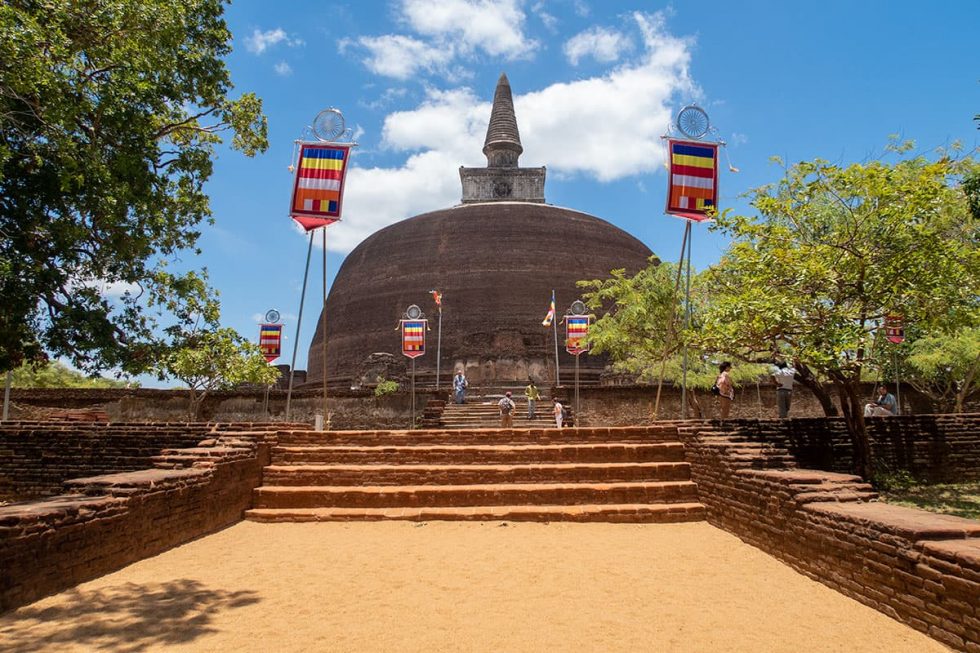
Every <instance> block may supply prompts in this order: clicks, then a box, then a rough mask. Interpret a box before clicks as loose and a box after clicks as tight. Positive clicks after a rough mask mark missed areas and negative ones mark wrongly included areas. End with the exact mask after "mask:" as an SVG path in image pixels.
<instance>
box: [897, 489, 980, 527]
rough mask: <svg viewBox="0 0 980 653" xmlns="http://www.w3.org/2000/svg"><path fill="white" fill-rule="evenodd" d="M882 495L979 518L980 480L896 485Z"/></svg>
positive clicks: (912, 505)
mask: <svg viewBox="0 0 980 653" xmlns="http://www.w3.org/2000/svg"><path fill="white" fill-rule="evenodd" d="M881 498H882V499H884V500H885V501H887V502H888V503H894V504H896V505H899V506H907V507H909V508H921V509H922V510H929V511H930V512H938V513H942V514H944V515H956V516H957V517H966V518H967V519H980V481H975V482H973V483H948V484H939V485H912V486H911V487H907V488H901V489H899V488H893V489H891V490H888V491H884V492H882V493H881Z"/></svg>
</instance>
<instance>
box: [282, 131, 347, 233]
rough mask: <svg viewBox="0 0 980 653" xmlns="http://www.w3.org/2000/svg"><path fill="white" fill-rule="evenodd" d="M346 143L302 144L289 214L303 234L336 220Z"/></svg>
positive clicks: (339, 204)
mask: <svg viewBox="0 0 980 653" xmlns="http://www.w3.org/2000/svg"><path fill="white" fill-rule="evenodd" d="M350 148H351V146H350V144H340V143H304V144H303V145H302V146H301V147H300V150H299V165H298V166H297V167H296V180H295V182H294V184H293V200H292V203H291V204H290V206H289V215H290V217H292V218H293V220H295V221H296V222H298V223H299V224H300V225H302V227H303V228H304V229H305V230H306V231H312V230H313V229H317V228H319V227H324V226H326V225H328V224H330V223H332V222H336V221H337V220H340V211H341V205H342V204H343V198H344V179H345V178H346V176H347V160H348V158H349V157H350Z"/></svg>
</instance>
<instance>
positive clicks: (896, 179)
mask: <svg viewBox="0 0 980 653" xmlns="http://www.w3.org/2000/svg"><path fill="white" fill-rule="evenodd" d="M909 148H910V145H909V144H902V145H900V146H895V147H892V148H891V149H892V150H893V151H895V153H896V154H898V155H899V157H898V160H897V161H896V162H894V163H888V162H885V161H871V162H868V163H858V164H853V165H849V166H839V165H834V164H831V163H828V162H826V161H822V160H815V161H812V162H803V163H798V164H796V165H794V166H791V167H790V168H789V169H787V170H786V173H785V176H784V177H783V179H782V180H781V181H779V182H778V183H776V184H774V185H769V186H765V187H762V188H759V189H756V190H754V191H753V192H752V193H751V197H752V205H753V206H754V207H755V208H756V209H757V210H758V212H759V217H747V216H741V215H732V214H730V213H726V214H725V215H723V216H722V217H720V218H719V220H718V223H717V228H718V229H721V230H722V231H723V232H725V233H726V234H728V235H730V236H731V237H732V239H733V242H732V245H731V248H730V249H729V251H728V252H727V253H726V254H725V256H724V257H723V258H722V260H721V261H720V262H719V263H718V264H717V265H716V266H714V267H713V268H712V269H711V271H710V275H709V280H708V283H709V285H710V292H711V296H712V302H711V305H710V306H709V307H708V310H707V313H706V315H705V316H704V321H703V325H702V335H703V339H702V342H703V343H705V345H706V346H711V345H712V344H714V345H715V346H717V345H720V344H725V345H726V346H729V347H735V348H738V349H745V350H750V351H755V352H759V353H760V354H765V353H768V352H773V353H774V352H777V351H779V350H781V349H785V350H788V351H790V352H791V353H792V356H793V357H794V359H796V360H798V361H800V362H801V363H802V364H804V365H806V366H807V367H808V368H809V369H810V370H812V371H813V373H815V374H819V375H821V376H823V377H825V378H827V379H828V380H829V381H830V382H831V383H832V384H833V387H834V388H835V390H836V391H837V394H838V397H839V400H840V404H841V409H842V412H843V415H844V418H845V420H846V422H847V425H848V430H849V432H850V435H851V438H852V440H853V443H854V450H855V456H854V458H855V462H856V468H857V469H856V471H857V472H858V473H860V474H861V475H862V476H864V477H865V478H870V475H871V469H872V468H871V450H870V446H869V442H868V437H867V431H866V428H865V423H864V416H863V403H864V402H863V400H862V399H863V398H862V397H861V396H860V395H861V393H860V382H861V375H862V371H864V370H865V368H866V367H867V366H869V365H870V366H880V365H881V364H882V361H878V360H875V358H874V347H873V341H874V338H875V331H876V329H877V328H878V327H880V326H881V324H882V321H883V320H884V318H885V317H886V316H887V315H889V314H892V313H897V314H900V315H902V316H904V318H905V320H906V322H907V323H912V324H916V325H919V327H920V328H922V329H923V330H924V331H933V332H937V333H938V332H942V331H943V330H944V329H948V328H951V327H954V326H955V323H956V322H958V321H961V320H968V319H969V317H968V316H970V315H971V314H974V313H975V311H976V307H977V298H978V290H980V288H978V280H980V277H978V274H977V273H978V270H980V266H978V262H980V259H978V253H977V248H976V233H977V231H976V224H977V223H976V219H975V218H974V217H973V216H972V215H971V214H970V212H969V211H968V210H967V203H966V201H965V197H964V193H963V189H962V188H961V187H960V186H959V185H958V184H956V183H955V180H956V179H958V178H960V176H961V175H962V174H964V173H965V172H968V171H969V170H970V169H971V166H972V161H970V160H969V159H961V160H954V159H952V158H950V157H949V156H946V155H941V156H940V157H939V158H938V159H937V160H935V161H930V160H927V159H925V158H924V157H915V158H904V157H902V156H901V154H902V153H904V152H906V151H908V149H909Z"/></svg>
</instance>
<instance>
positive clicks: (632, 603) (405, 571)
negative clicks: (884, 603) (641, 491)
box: [0, 522, 947, 653]
mask: <svg viewBox="0 0 980 653" xmlns="http://www.w3.org/2000/svg"><path fill="white" fill-rule="evenodd" d="M164 648H166V649H178V650H193V651H233V652H235V653H241V652H245V651H683V652H685V653H687V652H697V651H752V652H776V651H793V652H794V653H795V652H798V651H841V652H844V651H846V652H848V653H851V652H860V651H882V652H886V651H887V652H888V653H901V652H904V651H909V652H913V651H914V652H915V653H926V652H928V651H945V650H947V649H945V648H944V647H942V646H940V645H939V644H938V643H936V642H934V641H933V640H931V639H928V638H927V637H925V636H924V635H921V634H920V633H918V632H916V631H914V630H912V629H910V628H907V627H905V626H903V625H901V624H899V623H897V622H895V621H893V620H891V619H889V618H888V617H885V616H884V615H882V614H880V613H878V612H876V611H874V610H871V609H870V608H866V607H864V606H862V605H861V604H859V603H857V602H855V601H852V600H850V599H847V598H845V597H844V596H842V595H840V594H838V593H836V592H834V591H832V590H830V589H828V588H826V587H824V586H822V585H820V584H818V583H815V582H813V581H811V580H809V579H807V578H806V577H804V576H801V575H800V574H797V573H796V572H794V571H792V570H791V569H790V568H789V567H786V566H785V565H783V564H781V563H779V562H777V561H776V560H775V559H773V558H771V557H769V556H767V555H765V554H764V553H762V552H760V551H758V550H756V549H754V548H752V547H750V546H748V545H746V544H744V543H742V542H741V541H740V540H738V539H736V538H734V537H732V536H731V535H729V534H727V533H725V532H723V531H720V530H718V529H715V528H713V527H711V526H708V525H707V524H704V523H697V524H676V525H613V524H513V523H511V524H508V525H506V526H501V525H499V524H496V523H486V524H480V523H471V524H467V523H453V522H431V523H428V524H422V525H416V524H412V523H403V522H389V523H367V524H364V523H360V524H255V523H249V522H243V523H241V524H238V525H236V526H234V527H232V528H229V529H227V530H225V531H222V532H220V533H217V534H215V535H212V536H210V537H207V538H204V539H202V540H198V541H196V542H192V543H190V544H188V545H185V546H182V547H179V548H177V549H174V550H172V551H169V552H167V553H165V554H163V555H160V556H157V557H155V558H151V559H148V560H144V561H142V562H139V563H137V564H134V565H131V566H130V567H127V568H126V569H123V570H122V571H119V572H117V573H115V574H111V575H108V576H105V577H103V578H100V579H98V580H96V581H93V582H90V583H86V584H84V585H81V586H80V587H78V588H77V589H75V590H72V591H69V592H65V593H62V594H59V595H57V596H54V597H50V598H48V599H45V600H43V601H40V602H38V603H35V604H34V605H31V606H28V607H25V608H22V609H20V610H18V611H16V612H14V613H11V614H8V615H6V616H5V617H3V618H0V650H4V651H28V650H31V651H33V650H52V651H53V650H58V651H64V650H85V651H90V650H108V651H136V650H159V649H164Z"/></svg>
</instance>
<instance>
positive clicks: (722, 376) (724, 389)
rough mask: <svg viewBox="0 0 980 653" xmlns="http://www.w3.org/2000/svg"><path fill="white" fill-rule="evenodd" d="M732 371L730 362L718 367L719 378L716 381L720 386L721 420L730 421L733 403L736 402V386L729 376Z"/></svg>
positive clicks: (719, 404) (719, 406)
mask: <svg viewBox="0 0 980 653" xmlns="http://www.w3.org/2000/svg"><path fill="white" fill-rule="evenodd" d="M731 369H732V364H731V363H730V362H728V361H725V362H723V363H722V364H721V365H719V366H718V378H717V379H715V385H716V386H718V409H719V410H718V412H719V419H728V414H729V413H730V412H731V410H732V403H733V402H734V401H735V384H733V383H732V377H731V375H730V374H729V370H731Z"/></svg>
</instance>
